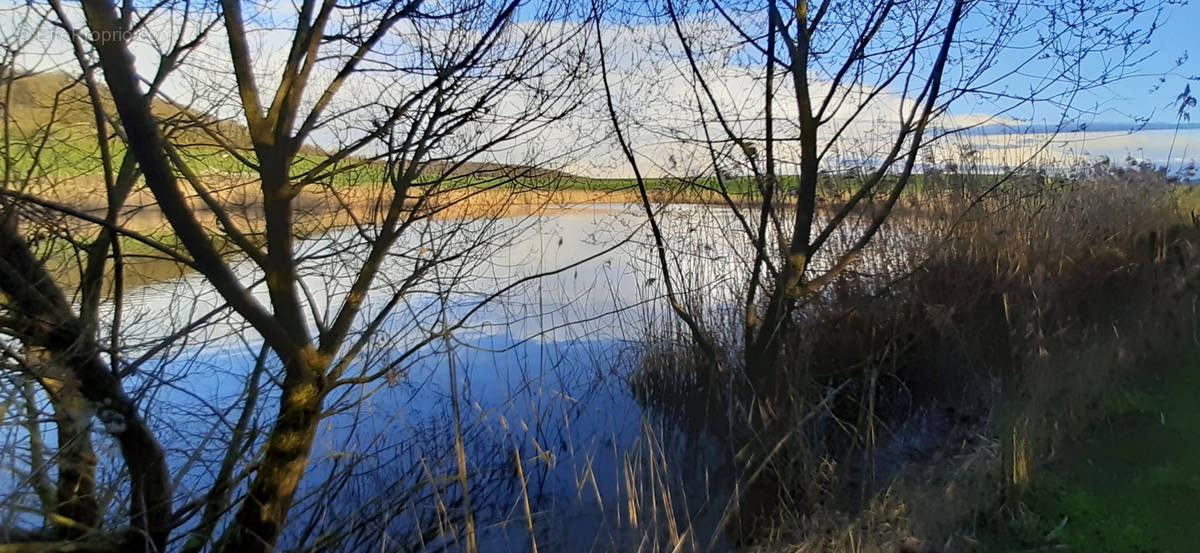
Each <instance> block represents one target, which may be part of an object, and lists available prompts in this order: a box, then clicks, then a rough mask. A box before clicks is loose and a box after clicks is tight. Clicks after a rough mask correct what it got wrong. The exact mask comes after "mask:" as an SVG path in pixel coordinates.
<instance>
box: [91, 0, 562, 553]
mask: <svg viewBox="0 0 1200 553" xmlns="http://www.w3.org/2000/svg"><path fill="white" fill-rule="evenodd" d="M166 7H169V6H166ZM245 8H246V6H243V5H242V4H241V3H239V2H232V1H231V2H224V3H223V4H222V5H221V7H220V9H221V15H220V17H221V24H222V26H223V31H224V34H225V36H226V39H227V41H228V44H227V55H228V56H229V59H228V60H225V61H227V63H228V66H229V67H231V68H232V74H233V77H234V79H233V83H234V86H235V91H236V96H235V98H236V100H237V101H236V106H237V108H238V111H239V119H241V120H242V121H243V122H244V124H245V127H244V128H245V131H244V132H245V137H246V139H247V140H248V143H244V142H242V143H240V142H239V141H237V140H236V137H231V136H230V133H231V132H237V131H236V128H234V127H229V126H224V127H223V126H221V125H219V124H216V123H215V122H213V121H208V120H205V118H203V117H194V118H193V119H194V120H193V121H192V122H193V123H194V124H195V125H196V126H197V128H199V129H200V130H201V132H203V133H204V135H205V136H206V137H207V138H208V139H209V140H210V141H211V143H210V145H212V146H215V147H217V148H219V149H220V151H221V152H222V153H223V155H228V156H230V157H231V158H232V159H235V160H236V161H237V162H238V163H240V164H241V165H242V166H243V167H244V168H245V169H247V170H248V171H247V172H246V174H248V175H249V178H248V179H247V180H248V182H249V183H252V184H253V187H250V188H247V187H239V190H242V191H246V190H250V192H248V194H249V195H248V196H243V197H242V198H243V199H241V200H240V201H239V202H229V201H224V200H223V198H221V197H220V195H219V194H217V193H216V192H215V191H214V190H212V183H213V179H212V178H211V176H206V175H204V174H203V173H202V172H201V171H199V170H197V168H196V167H195V166H194V165H195V164H194V163H193V162H192V161H191V160H189V159H188V154H189V152H187V151H186V149H185V148H184V147H182V146H181V145H180V144H179V143H178V142H173V141H172V140H171V139H170V137H169V136H168V135H167V134H166V133H164V132H163V130H162V125H161V124H160V122H159V121H157V120H156V116H155V113H154V110H153V109H152V103H151V100H150V96H149V95H147V94H146V92H145V91H143V90H142V87H141V86H140V78H139V76H138V65H137V64H136V63H135V61H134V59H133V57H132V55H131V53H130V50H129V48H128V45H127V44H126V43H125V41H124V40H123V39H122V37H125V36H128V35H129V32H130V28H129V23H128V21H129V20H130V19H131V17H130V14H129V10H131V9H133V8H132V7H130V6H128V5H126V6H125V7H123V8H122V11H118V10H117V9H116V8H115V7H114V6H113V5H112V4H111V3H108V2H105V1H103V0H88V1H85V2H83V11H84V13H85V15H86V19H87V25H88V27H89V28H90V30H91V35H92V36H93V37H95V40H94V41H93V47H94V48H95V53H96V56H97V58H98V61H99V64H100V66H101V67H102V69H103V73H104V80H105V82H106V83H107V86H108V90H109V92H110V93H111V95H112V98H113V101H114V103H115V107H116V111H117V113H118V114H119V117H120V122H121V127H122V129H123V130H124V135H125V140H126V143H127V145H128V148H129V151H130V152H131V153H132V154H133V156H134V157H135V158H136V160H137V164H138V167H139V169H140V170H141V172H142V174H143V177H144V181H145V185H146V187H147V188H148V189H149V190H150V191H151V193H152V194H153V196H154V198H155V200H156V201H157V204H158V209H159V210H160V211H161V214H162V217H163V218H164V219H165V220H166V221H167V222H168V223H169V224H170V226H171V228H172V230H173V232H174V235H175V237H176V238H177V239H178V241H179V243H180V244H181V246H182V251H180V252H179V253H180V254H183V255H184V256H185V257H186V258H187V259H188V260H189V263H190V265H191V266H192V267H194V268H195V270H197V271H198V272H199V273H201V274H202V275H204V277H205V278H206V279H207V280H208V282H210V283H211V284H212V286H213V287H214V288H215V289H216V290H217V291H218V292H219V293H220V295H221V297H222V298H223V300H224V301H225V302H226V303H227V304H228V306H229V307H230V308H231V309H232V310H233V311H235V312H236V314H237V316H238V317H240V318H241V319H243V320H244V321H245V322H246V323H247V324H248V325H249V326H250V327H251V328H253V330H254V331H255V332H256V333H257V334H259V335H261V336H262V338H263V340H264V341H265V343H266V345H267V346H268V347H269V350H270V351H271V353H272V354H273V357H274V359H277V360H278V362H279V363H280V364H281V365H282V367H283V378H282V381H281V382H280V388H281V389H280V396H279V398H278V405H277V408H278V412H277V414H276V415H274V416H273V417H272V419H271V424H270V431H269V434H268V436H267V437H266V439H265V441H264V442H263V444H262V446H261V451H257V452H254V453H253V456H254V457H255V458H257V462H256V464H255V467H254V474H253V477H252V478H251V480H250V481H249V484H248V487H247V489H246V494H245V497H244V498H242V499H241V501H240V504H239V505H238V506H237V512H236V515H234V517H233V521H232V523H231V525H230V526H229V529H228V530H226V531H225V533H224V534H223V535H222V536H221V537H220V539H219V540H217V542H216V543H217V545H216V549H218V550H222V551H266V550H271V549H272V548H273V547H274V546H275V544H276V540H277V539H278V538H279V535H280V533H281V532H282V530H283V528H284V526H285V524H286V522H287V515H288V511H289V509H290V508H291V506H292V503H293V498H294V495H295V493H296V490H297V487H298V485H299V484H300V482H301V480H302V478H303V476H304V473H305V470H306V467H307V465H308V461H309V458H310V455H311V452H312V447H313V439H314V436H315V435H316V433H317V429H318V424H319V422H320V421H321V419H322V417H323V416H324V415H325V413H324V412H323V405H324V402H325V398H326V397H327V396H328V394H329V393H330V392H331V390H333V389H336V388H337V387H339V386H341V385H344V384H348V383H360V382H363V381H372V380H375V379H382V378H383V377H384V376H386V375H387V374H388V372H387V371H386V370H377V369H376V368H361V369H356V365H355V360H356V358H357V356H358V355H359V354H360V353H361V352H362V351H363V349H364V348H366V347H367V346H368V345H369V344H370V340H371V338H372V336H373V335H374V334H375V332H376V331H377V330H378V329H379V328H380V327H381V326H382V325H383V324H384V322H385V321H386V320H387V319H388V318H389V317H391V316H392V315H393V310H394V309H395V308H396V306H398V305H403V303H404V301H405V300H406V299H407V296H408V295H409V294H412V293H414V290H415V289H416V286H417V285H418V283H420V282H422V280H423V279H425V278H426V275H427V274H429V272H430V270H431V269H432V268H433V267H435V266H438V265H440V264H445V263H449V262H454V261H455V260H461V259H463V258H470V256H471V255H472V252H473V251H475V250H476V249H478V248H480V247H482V246H485V245H487V244H489V243H491V242H492V241H494V237H488V236H481V237H475V238H474V239H467V240H465V241H464V240H463V239H462V234H463V233H464V232H468V231H469V226H467V225H460V226H455V227H453V228H450V229H447V230H443V231H441V232H442V234H440V235H434V236H431V237H428V238H432V239H433V240H434V242H432V243H430V244H429V245H428V246H427V247H426V248H422V249H428V250H431V251H432V252H433V254H432V255H420V252H416V253H417V255H414V256H412V259H410V262H411V264H410V265H409V272H408V274H407V275H404V276H403V278H395V275H389V277H392V278H390V279H389V280H390V281H391V283H392V284H390V287H389V289H388V295H389V296H390V298H389V300H388V301H387V302H386V303H385V305H384V306H383V307H382V308H381V309H378V310H375V311H373V312H372V313H371V314H370V316H369V317H366V318H365V320H364V317H363V316H362V313H363V309H364V305H365V302H366V300H367V297H368V294H369V293H370V292H372V291H373V289H374V287H375V285H376V283H377V282H379V280H380V278H379V277H380V272H381V270H382V269H383V268H384V267H385V266H386V264H385V261H386V260H387V259H388V258H389V256H394V255H396V252H395V251H394V247H395V246H396V244H397V243H398V242H399V241H400V240H401V238H402V237H405V236H407V235H409V234H412V233H415V232H419V229H422V228H425V227H424V226H423V224H422V222H423V221H428V220H429V219H430V218H431V217H434V216H437V215H438V214H439V213H445V212H446V211H448V210H449V209H451V208H452V207H453V206H455V205H459V204H463V203H464V202H467V201H469V200H471V199H472V198H476V197H478V196H480V195H482V194H483V193H484V192H486V191H488V190H496V191H500V192H502V193H504V194H509V193H511V191H512V190H513V188H514V187H513V183H514V182H516V181H517V179H530V178H533V179H545V178H546V176H547V175H550V174H552V173H547V172H544V171H539V170H535V169H532V168H530V167H527V166H526V165H525V164H521V163H513V161H512V160H511V159H510V160H489V159H481V157H482V156H485V155H487V154H488V153H489V152H495V151H498V150H499V149H500V147H501V146H503V145H505V144H508V143H510V142H512V141H513V140H514V139H517V138H522V137H524V136H526V135H527V134H528V133H529V132H531V131H533V130H535V129H537V128H539V127H542V126H544V125H546V124H547V123H550V122H553V121H556V120H559V119H561V118H562V117H563V116H565V115H566V114H567V113H569V112H570V111H571V110H572V109H574V107H575V106H576V105H577V103H578V93H579V90H578V88H576V87H575V86H574V85H573V83H574V81H575V80H576V77H577V76H578V74H579V72H581V71H583V70H585V69H586V64H585V63H584V60H585V58H584V56H582V54H581V53H580V52H579V51H578V50H577V49H576V50H573V48H577V46H576V45H577V41H576V40H575V39H574V36H575V33H577V31H575V30H573V29H577V28H579V25H578V24H570V23H568V21H569V18H568V17H567V16H570V15H578V14H571V13H569V12H568V10H569V9H570V8H571V7H570V6H569V5H546V6H538V7H537V9H536V10H533V11H532V12H526V11H525V10H523V9H521V4H520V3H518V2H495V3H492V2H452V3H450V4H445V5H438V6H436V7H432V8H429V9H430V10H432V11H426V8H425V7H424V6H423V5H422V4H420V3H419V2H412V1H405V2H396V1H385V2H367V3H361V4H354V5H341V4H337V3H335V2H321V3H317V2H305V3H303V4H302V5H300V6H298V7H297V11H296V13H295V14H294V15H293V16H291V17H292V18H291V19H290V21H291V27H292V29H291V31H290V36H289V38H288V40H287V44H286V46H285V48H286V59H285V60H284V61H283V63H282V64H281V65H280V66H279V67H274V68H271V72H272V74H276V75H278V81H277V82H275V83H273V88H264V87H263V86H262V84H261V83H262V81H263V79H262V77H261V75H260V74H259V73H258V71H257V70H256V67H255V60H256V58H257V57H258V55H259V54H260V52H257V51H256V50H255V47H254V46H252V44H251V41H252V40H253V37H254V35H255V27H256V26H257V25H258V24H259V23H258V22H257V21H255V17H254V16H253V15H251V16H247V14H246V13H245V12H244V9H245ZM584 15H586V13H585V14H584ZM354 87H360V88H363V89H365V90H369V91H370V93H369V94H363V92H362V90H359V91H355V90H349V89H350V88H354ZM513 100H519V102H515V105H516V106H517V107H515V108H514V107H513V105H514V102H513ZM347 121H350V122H353V123H354V124H355V126H350V127H346V126H341V127H340V128H339V126H340V125H344V124H345V123H346V122H347ZM231 129H233V131H231ZM322 131H325V132H333V131H336V132H337V133H338V134H336V135H334V136H333V137H328V139H327V140H325V141H324V142H322V141H319V140H317V139H316V138H315V136H316V135H317V134H318V133H320V132H322ZM498 162H503V163H498ZM348 176H349V177H348ZM350 177H352V178H355V179H361V181H359V182H355V183H354V184H355V186H353V187H350V189H349V190H347V189H346V187H345V185H344V184H340V183H339V179H342V183H344V182H345V180H344V179H346V178H350ZM221 184H222V186H227V187H228V188H233V187H234V186H233V185H236V184H239V183H232V185H227V184H226V183H221ZM364 191H365V192H364ZM347 194H358V195H360V196H365V198H363V197H360V198H357V199H353V198H348V197H346V195H347ZM314 197H315V198H314ZM193 200H195V201H193ZM197 202H198V203H197ZM321 202H329V203H331V204H332V205H334V206H335V207H336V208H337V209H335V210H333V211H334V212H336V213H339V215H338V216H336V217H327V218H322V217H321V216H320V215H319V213H321V212H322V210H321V209H318V208H314V207H313V205H315V204H320V203H321ZM326 205H328V204H326ZM364 206H367V208H368V209H364ZM201 208H203V212H204V213H205V216H211V221H212V222H211V226H210V225H209V224H206V221H202V220H201V218H200V215H199V214H200V213H201ZM239 209H240V210H241V213H238V211H237V210H239ZM208 214H211V215H208ZM338 224H341V225H349V226H350V228H351V229H353V232H352V233H350V234H349V236H350V237H351V239H352V241H353V242H354V245H347V244H336V246H338V247H340V248H342V249H341V250H340V252H342V253H350V254H353V255H350V256H348V257H349V258H351V259H353V260H354V262H355V263H356V265H355V266H354V270H353V271H351V272H350V273H349V276H350V282H351V284H350V286H349V287H348V288H346V289H345V290H344V292H343V293H339V294H336V295H334V296H332V297H326V298H317V297H316V296H314V295H313V293H311V291H310V290H308V289H306V286H305V281H304V279H303V278H302V276H303V275H302V271H303V270H304V267H305V266H306V265H307V264H309V263H311V262H312V261H313V258H314V257H320V256H325V257H330V256H332V255H334V254H335V253H337V252H330V251H323V252H320V253H319V254H314V253H312V252H304V253H302V252H299V251H298V250H297V242H298V240H300V239H301V238H303V237H304V236H311V235H312V234H313V233H316V234H319V233H320V232H322V230H329V229H331V228H334V227H335V226H337V225H338ZM214 227H215V228H214ZM218 236H219V239H220V241H219V242H218V239H217V237H218ZM468 238H470V237H468ZM355 247H357V249H355ZM455 248H463V249H461V250H458V249H455ZM231 252H236V253H237V255H238V256H244V259H247V260H249V262H250V263H252V265H253V267H254V269H255V271H257V272H258V274H259V275H261V282H262V285H263V287H265V291H266V295H267V300H268V301H267V302H266V303H263V302H261V301H259V299H258V298H257V297H256V296H255V295H254V290H253V288H254V284H248V283H246V282H244V281H243V279H241V278H239V275H238V274H237V273H236V272H235V268H234V266H233V264H232V263H231V262H230V260H229V259H230V258H229V256H230V254H231ZM410 255H411V254H410ZM323 305H329V306H330V307H331V309H328V310H326V311H325V313H322V312H321V309H322V306H323ZM461 324H462V321H461V320H459V321H457V322H455V321H451V322H450V323H445V324H443V325H442V328H440V329H439V330H438V331H437V332H430V333H428V334H427V335H426V336H425V337H424V338H421V339H418V340H416V341H415V342H414V343H411V344H409V345H408V347H407V349H406V350H405V353H404V355H402V356H401V357H402V358H406V357H408V356H409V355H412V353H414V352H416V351H418V350H420V349H421V348H422V347H424V346H425V345H427V344H429V343H431V342H432V341H433V340H435V339H436V338H437V337H438V336H441V335H444V333H445V332H449V331H452V329H453V328H454V327H455V326H456V325H461ZM352 370H358V373H356V374H354V373H352ZM224 493H225V496H226V497H228V490H225V492H224ZM221 503H223V501H217V502H216V503H214V504H213V506H215V507H218V508H217V509H208V510H209V511H211V512H216V513H219V512H222V511H223V509H221V508H219V507H221V505H220V504H221ZM156 507H157V506H156ZM163 507H164V508H166V509H167V511H168V512H169V506H163ZM205 526H206V528H207V530H206V531H208V532H211V531H212V530H213V529H215V524H214V523H213V521H212V519H211V518H210V519H208V523H206V524H205ZM152 536H153V538H154V539H153V543H154V545H155V547H156V548H158V549H162V548H163V546H164V544H165V538H166V535H165V534H164V533H159V534H153V535H152ZM193 537H194V538H196V539H197V540H199V541H197V542H196V543H197V544H203V542H204V536H202V535H194V536H193ZM198 547H202V545H198Z"/></svg>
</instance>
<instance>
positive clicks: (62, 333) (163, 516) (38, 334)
mask: <svg viewBox="0 0 1200 553" xmlns="http://www.w3.org/2000/svg"><path fill="white" fill-rule="evenodd" d="M0 291H3V292H4V294H5V295H7V296H8V297H9V299H10V301H11V302H12V303H13V304H14V306H15V307H16V308H17V309H16V311H17V312H19V313H20V314H21V315H22V316H23V319H22V320H21V321H20V323H21V324H22V325H23V328H21V329H20V331H21V334H22V335H23V336H24V337H25V339H26V340H27V341H28V342H29V343H30V344H31V345H34V346H36V347H38V348H42V349H44V350H45V351H46V353H47V355H49V357H50V360H51V362H52V363H54V364H55V365H58V366H61V367H63V368H64V369H66V370H68V371H70V374H71V376H72V378H74V379H75V380H76V381H77V382H78V385H79V390H80V392H81V393H82V395H83V397H84V399H86V400H87V402H88V405H89V406H90V407H91V408H94V409H96V412H97V415H98V416H99V418H100V420H101V421H103V422H104V424H105V428H106V429H107V430H108V432H109V433H110V434H112V436H113V437H114V438H116V440H117V443H118V444H119V445H120V447H121V455H122V457H123V459H124V461H125V466H126V469H127V470H128V472H129V475H130V492H131V493H130V505H129V512H130V522H131V525H132V527H133V531H131V532H128V533H127V534H126V538H125V539H126V542H125V543H124V544H123V545H122V549H123V550H125V551H165V550H166V544H167V536H168V535H169V534H170V529H171V525H170V523H171V487H170V478H169V474H168V472H167V463H166V456H165V454H164V453H163V450H162V447H161V446H159V444H158V440H157V439H155V437H154V435H153V434H152V433H151V432H150V428H149V427H148V426H147V425H146V422H145V421H144V420H142V417H141V415H140V413H138V411H137V408H136V406H135V405H134V404H133V401H132V400H130V399H129V397H128V396H127V395H125V391H124V390H123V389H122V388H121V382H120V381H119V380H118V379H117V377H116V375H114V374H113V372H112V371H111V370H109V367H108V365H107V364H106V363H104V361H103V360H102V359H101V358H100V354H99V351H100V349H99V347H98V346H97V345H96V344H95V342H94V340H93V339H92V337H91V336H90V335H88V333H87V328H86V325H84V323H83V321H81V320H79V318H78V317H76V316H75V314H74V312H73V311H72V310H71V306H70V304H69V303H68V302H67V299H66V297H65V296H64V295H63V293H62V290H60V289H59V288H58V286H57V285H55V284H54V281H53V279H52V278H51V277H50V274H49V273H48V272H47V271H46V269H45V267H43V266H42V265H41V263H39V262H38V261H37V259H36V258H34V257H33V254H32V253H31V252H30V250H29V246H28V244H26V243H25V241H24V239H22V238H21V236H20V234H18V233H17V228H16V219H15V217H12V216H10V217H9V219H8V220H7V221H0Z"/></svg>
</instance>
